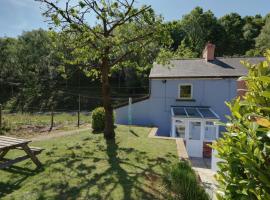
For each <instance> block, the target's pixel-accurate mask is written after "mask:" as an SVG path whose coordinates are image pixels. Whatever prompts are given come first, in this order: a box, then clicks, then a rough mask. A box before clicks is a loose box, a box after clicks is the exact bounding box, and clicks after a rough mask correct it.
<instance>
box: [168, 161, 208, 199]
mask: <svg viewBox="0 0 270 200" xmlns="http://www.w3.org/2000/svg"><path fill="white" fill-rule="evenodd" d="M163 182H164V184H165V187H166V190H168V194H170V197H169V198H170V199H176V200H193V199H196V200H209V196H208V194H207V193H206V192H205V190H204V189H203V187H202V186H201V185H200V184H199V182H198V180H197V177H196V174H195V172H194V171H193V169H192V168H191V167H190V165H189V163H187V162H186V161H181V162H179V163H177V164H174V165H172V166H169V168H168V169H166V171H165V174H164V178H163Z"/></svg>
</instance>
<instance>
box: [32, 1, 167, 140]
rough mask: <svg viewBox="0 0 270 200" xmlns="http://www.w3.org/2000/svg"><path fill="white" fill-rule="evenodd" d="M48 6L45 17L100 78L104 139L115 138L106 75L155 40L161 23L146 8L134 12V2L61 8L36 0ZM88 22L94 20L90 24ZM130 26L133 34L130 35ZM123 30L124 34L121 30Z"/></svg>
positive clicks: (68, 5)
mask: <svg viewBox="0 0 270 200" xmlns="http://www.w3.org/2000/svg"><path fill="white" fill-rule="evenodd" d="M37 1H39V2H41V3H43V4H45V5H46V6H47V11H46V12H45V13H44V15H45V16H46V17H49V18H51V19H52V21H53V23H54V24H55V25H56V26H58V27H59V26H60V27H61V28H62V30H63V31H65V32H66V33H69V34H70V35H72V36H73V37H75V38H76V40H77V41H78V46H80V47H78V48H77V50H76V51H84V52H88V54H86V57H87V61H88V63H87V65H88V66H85V69H87V70H95V71H96V72H97V73H99V74H100V76H101V83H102V97H103V106H104V109H105V130H104V137H105V138H106V139H113V138H114V137H115V133H114V124H113V108H112V99H111V88H110V83H109V75H110V72H111V69H112V67H114V66H115V65H116V64H118V63H121V62H123V61H125V60H126V59H127V58H128V55H130V54H131V53H134V52H137V53H139V52H140V51H141V50H142V49H144V48H145V47H146V46H147V45H148V44H150V43H151V42H152V41H154V40H155V39H156V37H157V36H162V35H159V34H160V31H159V30H158V28H159V26H158V24H159V23H160V20H157V18H156V17H155V16H154V15H153V10H152V9H151V8H150V7H149V6H143V7H141V8H139V9H137V8H134V2H135V0H130V1H128V0H81V1H78V2H77V3H72V4H71V3H70V1H66V4H65V6H64V8H62V7H61V6H60V5H59V4H58V2H57V1H49V0H37ZM89 19H94V20H95V21H94V22H90V21H89ZM130 25H132V26H133V29H134V30H136V32H135V33H134V32H133V33H134V34H132V35H130V33H129V30H128V28H129V26H130ZM121 29H122V30H123V29H125V30H126V32H122V31H120V30H121Z"/></svg>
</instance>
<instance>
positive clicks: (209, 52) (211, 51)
mask: <svg viewBox="0 0 270 200" xmlns="http://www.w3.org/2000/svg"><path fill="white" fill-rule="evenodd" d="M215 48H216V45H214V44H212V43H210V42H208V43H207V44H206V45H205V48H204V50H203V58H204V59H205V60H206V61H211V60H215Z"/></svg>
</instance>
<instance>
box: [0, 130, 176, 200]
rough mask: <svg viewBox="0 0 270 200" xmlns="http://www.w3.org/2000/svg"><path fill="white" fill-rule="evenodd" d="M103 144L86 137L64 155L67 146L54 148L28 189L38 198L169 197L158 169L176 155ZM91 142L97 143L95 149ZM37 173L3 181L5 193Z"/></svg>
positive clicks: (114, 142)
mask: <svg viewBox="0 0 270 200" xmlns="http://www.w3.org/2000/svg"><path fill="white" fill-rule="evenodd" d="M135 134H136V133H135ZM99 143H102V142H101V141H100V140H92V139H89V138H88V139H83V140H82V141H81V142H78V143H75V144H74V145H72V146H66V152H65V153H64V155H59V153H60V152H59V151H60V150H61V151H65V149H60V148H59V149H58V150H50V151H49V153H47V154H46V157H47V161H46V162H45V164H44V168H45V169H46V171H47V172H44V173H42V175H41V174H40V175H37V177H34V178H35V180H36V181H35V180H33V183H32V184H35V186H34V188H33V189H32V191H27V192H28V193H29V194H33V195H36V196H35V197H34V198H35V199H47V198H49V196H50V198H51V199H74V200H75V199H119V200H120V199H123V200H129V199H157V198H160V199H166V196H164V195H165V194H164V193H162V191H160V189H158V188H157V187H156V186H155V184H157V183H155V182H156V181H157V179H159V177H160V176H161V174H159V173H158V172H157V170H156V169H154V168H155V167H157V166H158V167H161V168H162V167H163V166H164V164H167V163H169V162H170V158H172V157H174V158H175V157H176V156H175V155H173V154H170V153H168V154H167V155H165V156H164V158H163V157H162V158H161V157H157V158H153V157H151V156H149V155H148V153H146V152H145V151H142V149H140V150H139V149H135V148H132V147H119V145H118V144H117V142H116V141H115V140H110V141H106V143H105V144H103V145H102V144H99ZM88 145H95V148H94V150H95V152H93V151H91V150H92V149H91V150H89V149H88V148H87V146H88ZM46 173H47V174H46ZM33 175H35V174H29V175H26V174H24V175H23V174H21V176H19V177H16V179H17V182H16V183H15V182H11V181H8V182H7V183H5V184H3V183H0V187H1V188H7V189H5V193H0V194H1V196H6V195H8V194H10V193H12V192H14V191H15V190H18V189H20V188H21V187H23V185H24V183H23V182H26V179H27V178H32V177H30V176H33ZM39 176H41V177H43V179H42V178H39ZM27 181H28V180H27ZM51 195H53V198H52V196H51ZM32 198H33V197H32Z"/></svg>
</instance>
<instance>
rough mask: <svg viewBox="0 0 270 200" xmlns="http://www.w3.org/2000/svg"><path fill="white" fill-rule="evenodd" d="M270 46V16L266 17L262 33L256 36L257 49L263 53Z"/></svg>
mask: <svg viewBox="0 0 270 200" xmlns="http://www.w3.org/2000/svg"><path fill="white" fill-rule="evenodd" d="M269 48H270V16H267V17H266V20H265V25H264V26H263V28H262V30H261V33H260V35H259V36H258V37H257V38H256V49H257V50H258V51H259V52H260V53H261V54H262V53H264V52H265V51H266V49H269Z"/></svg>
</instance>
